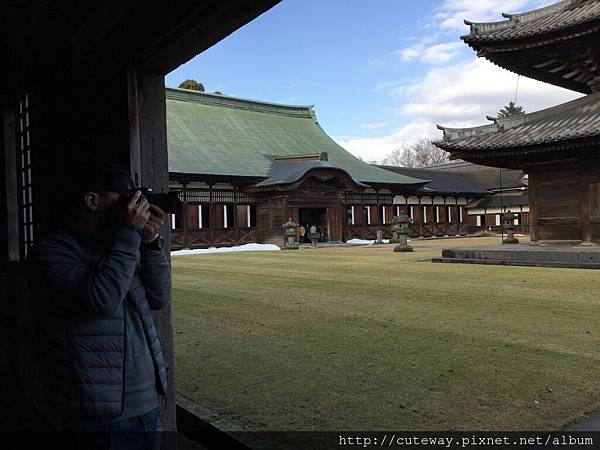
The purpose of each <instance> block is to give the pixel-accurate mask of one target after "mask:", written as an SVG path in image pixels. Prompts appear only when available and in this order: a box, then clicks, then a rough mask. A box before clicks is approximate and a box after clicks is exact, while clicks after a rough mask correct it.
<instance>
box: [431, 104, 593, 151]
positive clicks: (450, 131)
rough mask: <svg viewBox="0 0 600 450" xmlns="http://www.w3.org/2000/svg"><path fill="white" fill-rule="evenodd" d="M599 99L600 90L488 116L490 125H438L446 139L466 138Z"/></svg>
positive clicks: (527, 121)
mask: <svg viewBox="0 0 600 450" xmlns="http://www.w3.org/2000/svg"><path fill="white" fill-rule="evenodd" d="M598 101H600V92H595V93H592V94H589V95H586V96H583V97H580V98H576V99H574V100H570V101H568V102H565V103H561V104H559V105H555V106H550V107H549V108H544V109H541V110H539V111H534V112H531V113H527V114H523V115H520V116H513V117H506V118H497V117H493V118H492V117H489V116H488V119H489V120H493V121H494V123H493V124H490V125H479V126H476V127H465V128H449V127H444V126H442V125H437V127H438V129H440V130H442V131H443V132H444V139H445V140H454V139H464V138H467V137H472V136H482V135H485V134H489V133H493V132H496V131H501V130H508V129H510V128H514V127H517V126H519V125H523V124H525V123H530V122H535V121H537V120H540V119H545V118H548V117H552V116H555V115H556V114H557V113H559V112H563V113H565V112H567V111H570V110H572V109H576V108H581V107H584V106H585V105H587V104H589V103H596V102H598Z"/></svg>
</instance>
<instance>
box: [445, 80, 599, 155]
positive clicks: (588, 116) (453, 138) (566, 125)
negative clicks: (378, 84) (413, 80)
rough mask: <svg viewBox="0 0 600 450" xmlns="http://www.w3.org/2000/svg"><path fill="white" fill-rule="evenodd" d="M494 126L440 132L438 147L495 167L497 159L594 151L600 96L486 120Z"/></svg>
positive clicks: (596, 95)
mask: <svg viewBox="0 0 600 450" xmlns="http://www.w3.org/2000/svg"><path fill="white" fill-rule="evenodd" d="M488 119H489V120H492V121H493V123H492V124H490V125H483V126H479V127H472V128H449V127H443V126H441V125H438V128H439V129H441V130H443V132H444V137H443V140H442V141H438V142H435V145H437V146H438V147H440V148H442V149H444V150H447V151H449V152H450V153H452V158H453V159H454V158H459V159H463V160H467V161H471V162H478V163H481V164H488V165H496V162H495V160H496V159H500V160H502V159H504V161H502V163H501V164H500V165H502V164H507V163H508V161H507V160H506V157H509V156H515V155H521V156H523V155H530V154H538V153H544V152H548V151H557V150H561V151H564V150H568V149H569V148H575V147H578V148H581V147H590V148H591V147H597V146H598V144H599V143H600V92H596V93H593V94H589V95H587V96H585V97H581V98H578V99H576V100H573V101H570V102H567V103H563V104H561V105H558V106H554V107H552V108H548V109H544V110H541V111H538V112H534V113H531V114H525V115H522V116H514V117H510V118H505V119H498V118H492V117H488Z"/></svg>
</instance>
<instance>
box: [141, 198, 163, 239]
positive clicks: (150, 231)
mask: <svg viewBox="0 0 600 450" xmlns="http://www.w3.org/2000/svg"><path fill="white" fill-rule="evenodd" d="M149 212H150V218H149V219H148V222H146V226H145V227H144V231H143V235H142V239H143V240H144V241H151V240H153V239H154V237H155V236H156V235H157V234H158V232H159V230H160V227H162V224H163V223H164V221H165V212H164V211H163V210H162V209H160V208H159V207H158V206H156V205H150V209H149Z"/></svg>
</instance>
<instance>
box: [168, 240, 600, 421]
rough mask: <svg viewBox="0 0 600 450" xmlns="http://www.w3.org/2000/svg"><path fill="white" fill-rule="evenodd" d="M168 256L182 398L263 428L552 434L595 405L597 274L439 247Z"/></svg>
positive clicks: (435, 243) (599, 392)
mask: <svg viewBox="0 0 600 450" xmlns="http://www.w3.org/2000/svg"><path fill="white" fill-rule="evenodd" d="M498 241H499V238H465V239H452V240H430V241H413V242H412V245H413V246H414V247H415V252H414V253H403V254H399V253H393V252H392V246H389V245H384V246H380V247H359V248H356V247H353V248H347V247H344V248H330V249H317V250H313V249H306V250H300V251H289V252H262V253H260V252H248V253H227V254H215V255H196V256H179V257H174V258H173V277H174V288H173V324H174V328H175V352H176V367H175V376H176V383H177V389H178V390H179V391H180V392H181V393H183V394H185V395H187V396H188V397H190V398H192V399H194V400H196V401H197V402H198V403H200V404H201V405H203V406H205V407H207V408H210V409H212V410H213V411H215V412H216V413H218V414H219V415H221V416H222V417H225V418H228V419H230V420H232V421H233V422H236V423H238V424H241V425H243V426H245V427H247V428H249V429H253V430H386V429H388V430H449V429H456V430H544V429H557V428H560V427H562V426H563V425H565V424H566V423H568V422H570V421H572V420H574V419H576V418H578V417H580V416H581V415H582V414H585V413H586V412H590V411H593V410H596V409H598V408H600V295H599V293H600V290H599V287H600V278H599V275H600V273H599V272H598V271H594V270H582V269H554V268H536V267H506V266H489V265H485V266H484V265H481V266H480V265H462V264H431V263H427V262H423V260H426V259H429V258H431V257H433V256H440V255H441V251H440V249H441V248H442V246H444V247H449V246H467V245H490V244H496V243H498Z"/></svg>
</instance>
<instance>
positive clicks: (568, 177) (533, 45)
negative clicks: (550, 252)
mask: <svg viewBox="0 0 600 450" xmlns="http://www.w3.org/2000/svg"><path fill="white" fill-rule="evenodd" d="M503 16H504V17H505V18H506V20H504V21H500V22H493V23H473V22H466V23H467V25H469V26H470V28H471V30H470V33H469V34H468V35H466V36H463V37H462V39H463V40H464V41H465V42H466V43H467V44H468V45H469V46H470V47H472V48H473V49H474V50H475V51H477V54H478V56H482V57H485V58H486V59H488V60H489V61H491V62H493V63H494V64H496V65H498V66H500V67H503V68H505V69H508V70H510V71H513V72H515V73H518V74H521V75H524V76H527V77H530V78H534V79H536V80H539V81H544V82H547V83H551V84H554V85H556V86H561V87H564V88H567V89H571V90H574V91H577V92H580V93H582V94H585V95H584V96H583V97H581V98H578V99H576V100H573V101H570V102H567V103H564V104H561V105H558V106H554V107H551V108H548V109H545V110H542V111H538V112H534V113H530V114H525V115H520V116H513V117H508V118H495V117H488V119H489V120H491V121H492V123H491V124H488V125H483V126H479V127H474V128H462V129H459V128H448V127H443V126H438V127H439V128H440V129H441V130H443V140H442V141H440V142H437V143H436V145H437V146H438V147H440V148H442V149H444V150H446V151H448V152H450V153H451V158H452V159H461V160H465V161H469V162H473V163H476V164H482V165H485V166H493V167H498V168H506V169H515V170H522V171H523V172H525V173H526V174H527V175H528V193H529V194H528V195H529V208H530V212H529V223H530V228H531V241H532V243H534V244H535V243H537V244H557V243H571V244H583V245H592V243H593V242H595V243H600V154H599V152H598V150H599V148H600V46H599V45H598V42H599V40H600V2H599V1H596V0H564V1H561V2H558V3H556V4H553V5H550V6H547V7H545V8H541V9H537V10H535V11H531V12H526V13H522V14H503Z"/></svg>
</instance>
